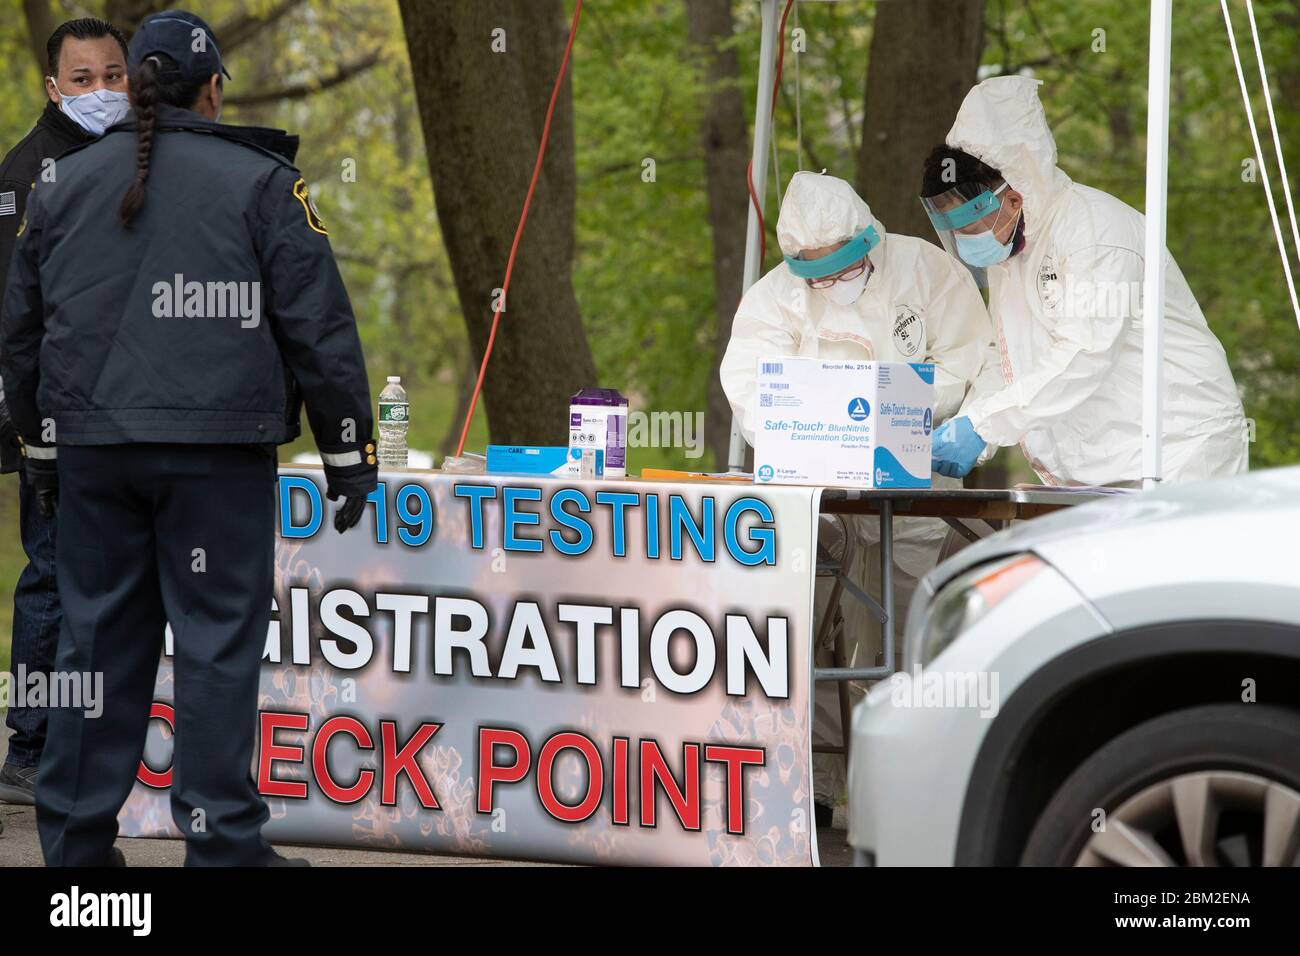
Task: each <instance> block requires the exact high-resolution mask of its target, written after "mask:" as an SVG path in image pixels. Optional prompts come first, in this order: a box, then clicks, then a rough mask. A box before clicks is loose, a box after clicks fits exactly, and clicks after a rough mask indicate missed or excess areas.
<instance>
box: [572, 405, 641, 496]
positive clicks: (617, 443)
mask: <svg viewBox="0 0 1300 956" xmlns="http://www.w3.org/2000/svg"><path fill="white" fill-rule="evenodd" d="M575 448H576V449H579V450H580V451H581V450H585V449H588V448H596V449H599V450H601V451H603V452H604V453H605V477H606V478H626V477H627V399H626V398H624V397H623V396H622V395H620V394H619V393H618V390H617V389H613V388H584V389H582V390H581V391H580V392H578V394H577V395H574V396H573V398H572V399H570V401H569V449H570V451H572V450H573V449H575Z"/></svg>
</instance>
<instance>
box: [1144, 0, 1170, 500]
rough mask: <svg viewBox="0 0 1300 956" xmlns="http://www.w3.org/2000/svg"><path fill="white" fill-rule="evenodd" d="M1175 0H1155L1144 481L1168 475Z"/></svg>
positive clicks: (1146, 255) (1147, 484)
mask: <svg viewBox="0 0 1300 956" xmlns="http://www.w3.org/2000/svg"><path fill="white" fill-rule="evenodd" d="M1172 19H1173V9H1172V0H1152V2H1151V49H1150V54H1149V60H1148V75H1147V184H1146V243H1145V250H1144V260H1145V261H1144V270H1143V276H1142V323H1143V324H1142V487H1143V488H1151V487H1154V486H1155V485H1156V484H1158V483H1159V482H1160V480H1161V479H1162V478H1163V477H1164V475H1163V469H1162V462H1161V454H1160V453H1161V447H1160V446H1161V438H1162V420H1163V406H1164V395H1163V391H1162V384H1163V381H1164V378H1163V373H1164V369H1163V363H1162V361H1161V360H1162V357H1163V352H1164V318H1165V206H1166V200H1167V198H1168V197H1167V194H1168V186H1169V71H1170V61H1169V53H1170V28H1171V21H1172Z"/></svg>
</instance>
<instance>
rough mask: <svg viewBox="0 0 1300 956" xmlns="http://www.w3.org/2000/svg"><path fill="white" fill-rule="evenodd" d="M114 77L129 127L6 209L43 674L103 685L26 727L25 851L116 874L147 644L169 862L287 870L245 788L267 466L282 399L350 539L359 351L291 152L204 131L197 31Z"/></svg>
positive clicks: (4, 359)
mask: <svg viewBox="0 0 1300 956" xmlns="http://www.w3.org/2000/svg"><path fill="white" fill-rule="evenodd" d="M128 70H129V74H130V85H131V98H132V106H133V113H132V115H130V116H128V118H127V119H126V120H125V121H123V122H122V123H120V124H118V125H116V126H113V127H112V128H110V129H109V131H108V132H107V133H106V134H105V135H104V137H103V138H102V139H100V140H98V141H96V142H94V143H92V144H90V145H88V146H85V147H83V148H81V149H80V150H77V151H74V152H72V153H70V154H68V155H66V156H65V157H64V158H63V159H61V160H60V161H59V176H58V178H57V181H56V182H52V183H38V185H37V187H36V189H35V190H34V191H33V193H32V195H31V199H30V201H29V204H28V207H27V221H26V224H25V226H24V229H23V233H22V235H20V236H19V238H18V242H17V246H16V249H15V253H14V260H13V264H12V266H11V271H10V277H9V283H8V286H7V289H6V291H5V299H4V319H3V328H2V329H0V332H2V333H3V340H2V345H0V365H2V373H3V377H4V383H5V393H6V396H7V398H8V400H9V405H10V407H11V409H12V414H13V419H14V422H15V424H16V426H17V428H18V431H19V433H20V435H21V438H22V445H23V452H24V455H25V471H26V473H27V477H28V480H29V481H32V482H33V484H34V486H35V487H36V489H37V493H38V494H39V495H40V496H41V497H42V498H43V500H44V501H45V502H46V503H47V504H48V505H49V506H50V507H54V506H55V503H56V502H57V508H58V511H59V521H60V534H59V539H58V546H57V552H58V557H57V562H58V579H59V588H60V591H61V592H62V598H63V609H64V623H63V630H62V632H61V635H60V640H59V648H58V654H57V661H56V669H57V670H58V671H61V672H68V673H85V674H95V673H97V672H101V673H102V674H103V694H102V697H103V703H102V707H103V713H102V714H101V715H99V716H97V717H96V716H95V715H93V714H91V713H88V712H87V711H84V710H79V709H72V708H62V709H56V710H53V711H52V712H51V715H50V726H49V738H48V742H47V744H46V752H45V756H44V758H43V761H42V764H41V770H40V774H39V776H38V778H37V786H36V806H37V823H38V827H39V831H40V837H41V846H42V848H43V850H44V853H45V860H46V862H47V863H48V864H51V865H103V864H112V863H115V862H117V863H120V862H121V860H122V857H121V854H120V852H119V851H117V850H115V849H114V847H113V842H114V839H115V837H116V834H117V813H118V811H119V809H120V808H121V806H122V804H123V802H124V801H125V799H126V797H127V796H128V794H129V793H130V790H131V787H132V785H133V783H134V780H135V775H136V770H137V767H138V766H139V762H140V759H141V756H142V753H143V749H144V742H145V733H146V728H147V725H148V722H149V711H150V705H151V701H152V696H153V693H152V692H153V685H154V678H155V674H156V672H157V665H158V660H159V657H160V654H161V651H162V645H163V634H164V626H165V625H166V624H168V623H170V625H171V628H172V631H173V634H174V657H173V664H174V672H175V684H176V686H175V708H176V717H175V721H176V736H175V752H174V760H173V779H172V787H171V803H172V816H173V819H174V821H175V823H176V825H177V827H178V828H179V829H180V831H181V832H182V833H183V834H184V836H185V839H186V844H187V846H186V862H187V863H188V864H191V865H214V864H215V865H283V864H284V863H286V862H301V861H286V860H285V859H284V858H283V857H280V856H279V855H278V854H276V853H275V852H274V851H273V850H272V849H271V847H270V846H269V844H268V843H267V842H266V840H265V839H264V838H263V837H262V835H261V828H262V824H263V823H264V822H265V821H266V819H267V817H268V812H267V808H266V804H265V803H264V802H263V800H262V799H261V797H260V796H259V795H258V793H257V789H256V786H255V784H254V781H253V779H252V776H251V773H250V769H251V764H252V757H253V746H254V732H255V729H256V723H255V722H256V706H257V691H258V671H259V662H260V658H261V652H262V648H263V645H264V643H265V640H266V633H267V626H268V622H269V619H270V610H271V596H272V585H273V574H274V568H273V551H274V542H275V520H276V518H275V516H276V494H275V489H276V462H275V452H274V449H275V446H276V445H277V444H280V443H282V442H287V441H290V440H292V439H293V438H295V437H296V436H297V435H298V432H299V424H298V414H299V408H300V405H301V403H302V400H303V398H305V401H306V406H307V415H308V418H309V420H310V422H311V427H312V432H313V434H314V435H315V438H316V443H317V445H318V447H319V448H320V451H321V455H322V458H323V459H324V461H325V478H326V483H327V492H326V493H327V496H328V498H329V499H330V500H331V501H339V500H340V499H341V504H340V505H339V507H338V510H337V511H336V513H335V516H334V525H335V528H336V529H337V530H338V531H340V532H341V531H344V530H346V529H347V528H349V527H351V526H353V525H354V524H355V523H356V522H357V520H358V519H359V517H360V514H361V511H362V509H363V508H364V506H365V498H366V496H367V495H368V494H369V493H370V492H371V491H372V490H374V488H375V487H376V479H377V469H376V463H375V454H374V452H375V445H374V441H373V436H372V428H373V421H372V416H371V412H370V407H371V406H370V392H369V386H368V383H367V379H366V368H365V363H364V360H363V356H362V352H361V344H360V341H359V339H358V336H357V330H356V322H355V320H354V318H353V315H352V309H351V306H350V304H349V302H348V297H347V293H346V291H345V289H344V287H343V282H342V280H341V278H340V276H339V272H338V268H337V267H336V265H335V262H334V258H333V255H332V254H331V252H330V247H329V242H328V240H327V239H326V235H327V230H326V227H325V224H324V223H323V222H322V221H321V219H320V216H319V215H318V214H317V212H316V209H315V206H314V205H313V203H312V201H311V198H310V196H309V195H308V193H307V187H306V184H305V183H304V182H303V179H302V177H301V175H300V174H299V172H298V170H297V169H295V168H294V166H293V165H292V163H293V155H294V152H295V151H296V147H297V139H296V137H289V136H286V135H285V134H284V133H282V132H280V131H278V130H266V129H257V128H248V127H236V126H230V125H224V124H221V123H220V122H219V117H220V114H221V102H222V95H223V80H222V76H223V74H225V70H224V68H223V66H222V62H221V54H220V47H219V46H218V40H217V37H215V36H214V35H213V33H212V31H211V29H210V28H209V27H208V25H207V24H206V23H204V22H203V21H202V20H201V19H199V18H198V17H196V16H194V15H193V14H191V13H187V12H185V11H182V10H169V11H165V12H163V13H159V14H155V15H153V16H151V17H149V18H148V19H146V20H145V21H144V23H143V24H142V25H141V26H140V29H139V30H138V31H137V32H136V34H135V36H134V37H133V38H132V40H131V43H130V48H129V53H128ZM226 75H227V76H228V74H226Z"/></svg>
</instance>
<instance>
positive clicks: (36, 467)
mask: <svg viewBox="0 0 1300 956" xmlns="http://www.w3.org/2000/svg"><path fill="white" fill-rule="evenodd" d="M23 473H24V474H26V476H27V483H28V484H29V485H31V486H32V489H33V490H34V491H35V492H36V506H37V507H38V508H39V509H40V511H41V516H42V517H45V518H53V517H54V515H55V514H56V513H57V512H58V510H59V465H58V462H56V461H53V460H51V459H46V458H26V459H24V460H23Z"/></svg>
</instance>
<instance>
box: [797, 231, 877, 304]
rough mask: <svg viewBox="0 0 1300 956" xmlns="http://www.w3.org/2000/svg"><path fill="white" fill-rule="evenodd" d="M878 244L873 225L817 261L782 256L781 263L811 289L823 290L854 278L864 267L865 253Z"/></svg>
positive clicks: (865, 264)
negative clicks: (783, 262) (783, 261)
mask: <svg viewBox="0 0 1300 956" xmlns="http://www.w3.org/2000/svg"><path fill="white" fill-rule="evenodd" d="M878 245H880V234H879V233H878V232H876V227H875V226H867V228H866V229H863V230H862V231H861V232H860V233H858V234H857V235H856V236H854V237H853V238H852V239H850V240H849V241H848V242H846V243H844V245H842V246H840V247H839V248H838V249H836V250H835V251H834V252H832V253H831V254H830V255H826V256H821V257H820V258H818V259H797V258H795V257H794V256H786V257H785V264H786V265H787V266H789V267H790V271H791V272H792V273H794V275H796V276H798V277H799V278H800V279H806V280H808V284H809V285H810V286H812V288H814V289H827V288H830V287H831V286H832V285H834V284H835V283H836V282H838V281H840V280H841V279H856V278H857V277H858V276H860V275H862V272H863V270H864V269H866V268H867V262H866V258H867V254H868V253H870V252H871V250H872V249H874V248H876V246H878Z"/></svg>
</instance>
